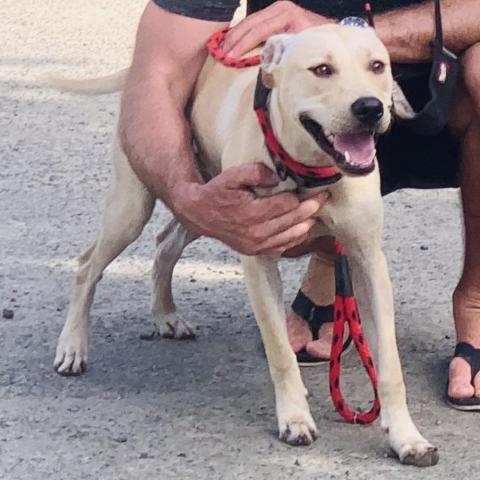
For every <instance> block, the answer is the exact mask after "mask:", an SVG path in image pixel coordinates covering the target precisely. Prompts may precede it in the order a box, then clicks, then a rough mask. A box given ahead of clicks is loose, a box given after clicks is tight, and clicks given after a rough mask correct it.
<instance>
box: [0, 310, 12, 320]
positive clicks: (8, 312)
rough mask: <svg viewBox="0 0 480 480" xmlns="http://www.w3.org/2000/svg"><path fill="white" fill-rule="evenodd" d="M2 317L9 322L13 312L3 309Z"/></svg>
mask: <svg viewBox="0 0 480 480" xmlns="http://www.w3.org/2000/svg"><path fill="white" fill-rule="evenodd" d="M2 317H3V318H5V319H6V320H11V319H12V318H13V310H10V309H9V308H4V309H3V312H2Z"/></svg>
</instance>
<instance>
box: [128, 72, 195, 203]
mask: <svg viewBox="0 0 480 480" xmlns="http://www.w3.org/2000/svg"><path fill="white" fill-rule="evenodd" d="M138 77H141V76H140V75H139V76H138ZM138 77H137V75H136V74H135V73H134V74H133V75H131V77H130V78H129V81H128V82H127V86H126V89H125V92H124V97H123V101H122V112H121V116H120V126H119V129H120V137H121V140H122V146H123V148H124V150H125V153H126V155H127V157H128V159H129V161H130V165H131V166H132V168H133V170H134V171H135V173H136V175H137V176H138V177H139V179H140V180H141V181H142V182H143V183H144V184H145V185H146V186H147V188H148V189H149V190H150V191H151V192H152V193H153V194H154V195H155V196H156V197H158V198H160V199H161V200H162V201H163V202H164V203H165V204H166V205H167V206H168V207H170V208H171V209H173V208H174V203H175V196H176V194H177V193H178V190H179V188H180V187H181V186H182V185H183V184H185V183H189V182H190V183H202V177H201V175H200V173H199V171H198V168H197V165H196V162H195V159H194V155H193V152H192V148H191V141H190V134H189V128H188V125H187V122H186V119H185V117H184V104H185V103H186V98H187V95H186V92H185V91H182V89H181V86H180V84H179V83H177V84H176V85H175V83H176V82H175V80H174V79H173V78H172V77H170V78H169V76H168V75H165V74H158V73H154V74H151V75H149V76H147V77H146V78H145V77H143V78H138ZM184 88H185V87H184ZM146 92H148V93H146Z"/></svg>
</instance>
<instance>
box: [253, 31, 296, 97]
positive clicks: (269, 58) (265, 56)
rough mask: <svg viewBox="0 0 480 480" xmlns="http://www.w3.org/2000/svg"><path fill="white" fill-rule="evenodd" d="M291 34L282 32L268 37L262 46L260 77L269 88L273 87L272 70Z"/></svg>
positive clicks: (289, 40)
mask: <svg viewBox="0 0 480 480" xmlns="http://www.w3.org/2000/svg"><path fill="white" fill-rule="evenodd" d="M292 37H293V35H292V34H288V33H282V34H280V35H274V36H272V37H270V38H269V39H268V40H267V42H266V43H265V45H264V47H263V48H262V53H261V58H262V79H263V83H265V85H266V86H267V87H269V88H272V87H273V72H274V70H275V68H276V67H277V66H278V65H279V64H280V61H281V60H282V57H283V54H284V53H285V50H286V49H287V47H288V45H289V43H290V42H291V40H292Z"/></svg>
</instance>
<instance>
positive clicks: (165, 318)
mask: <svg viewBox="0 0 480 480" xmlns="http://www.w3.org/2000/svg"><path fill="white" fill-rule="evenodd" d="M154 321H155V325H156V326H157V328H158V331H159V333H160V336H161V337H163V338H174V339H176V340H191V339H193V338H195V330H194V329H193V327H192V326H191V325H190V324H189V323H188V322H187V321H185V320H183V319H182V318H180V317H179V316H178V315H177V314H176V313H169V314H167V315H162V316H158V317H157V318H155V320H154Z"/></svg>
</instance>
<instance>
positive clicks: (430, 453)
mask: <svg viewBox="0 0 480 480" xmlns="http://www.w3.org/2000/svg"><path fill="white" fill-rule="evenodd" d="M347 252H348V257H349V260H350V264H351V267H352V276H353V283H354V290H355V294H356V297H357V300H358V302H359V307H360V313H361V315H362V317H364V318H365V320H370V319H373V320H374V322H375V326H376V330H377V336H378V374H379V395H380V401H381V405H382V427H383V428H384V429H385V430H386V431H388V436H389V442H390V446H391V447H392V449H393V450H394V451H395V452H396V453H397V455H398V457H399V458H400V461H401V462H402V463H407V464H412V465H416V466H430V465H435V464H436V463H437V461H438V452H437V449H436V448H435V447H433V446H432V445H431V444H430V443H429V442H428V441H427V440H425V438H423V437H422V435H421V434H420V433H419V431H418V430H417V428H416V427H415V424H414V423H413V421H412V418H411V417H410V413H409V411H408V407H407V399H406V392H405V384H404V381H403V375H402V367H401V364H400V357H399V354H398V348H397V342H396V336H395V321H394V307H393V305H394V303H393V293H392V285H391V282H390V276H389V274H388V267H387V262H386V259H385V256H384V254H383V252H382V250H381V247H380V241H378V242H372V241H371V239H369V241H368V242H365V243H364V245H363V246H361V245H359V244H358V243H357V242H350V244H349V245H348V247H347Z"/></svg>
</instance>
